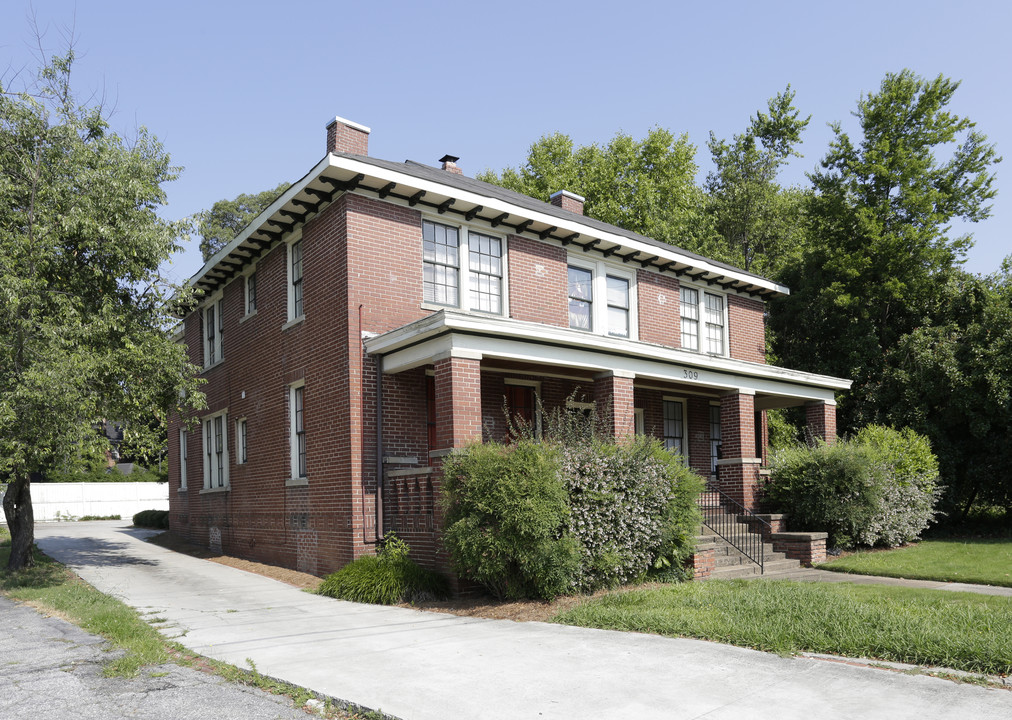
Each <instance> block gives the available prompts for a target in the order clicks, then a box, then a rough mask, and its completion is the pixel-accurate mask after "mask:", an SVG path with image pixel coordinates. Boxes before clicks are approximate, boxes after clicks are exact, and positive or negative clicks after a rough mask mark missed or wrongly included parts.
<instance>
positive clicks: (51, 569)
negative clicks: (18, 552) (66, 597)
mask: <svg viewBox="0 0 1012 720" xmlns="http://www.w3.org/2000/svg"><path fill="white" fill-rule="evenodd" d="M10 554H11V548H10V544H9V543H5V544H2V545H0V591H2V592H10V591H12V590H22V589H25V588H48V587H56V586H57V585H61V584H63V583H65V582H66V581H67V571H66V569H65V568H64V567H63V566H62V565H60V564H59V563H58V562H56V561H54V560H52V559H51V558H49V557H47V556H46V555H44V554H43V553H42V552H40V551H39V549H38V548H32V555H33V557H34V558H35V566H34V567H30V568H23V569H21V570H16V571H14V572H10V571H8V570H7V560H8V558H9V557H10Z"/></svg>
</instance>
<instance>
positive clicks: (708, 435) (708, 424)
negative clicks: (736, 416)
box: [706, 400, 724, 475]
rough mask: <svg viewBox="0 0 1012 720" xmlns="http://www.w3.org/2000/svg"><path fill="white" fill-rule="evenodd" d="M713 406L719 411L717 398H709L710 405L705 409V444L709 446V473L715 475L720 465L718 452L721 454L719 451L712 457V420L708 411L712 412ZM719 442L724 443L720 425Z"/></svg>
mask: <svg viewBox="0 0 1012 720" xmlns="http://www.w3.org/2000/svg"><path fill="white" fill-rule="evenodd" d="M713 408H717V412H718V413H719V412H720V401H719V400H711V401H710V405H709V409H707V411H706V444H707V446H708V447H709V448H710V450H709V453H708V459H709V460H710V475H716V474H717V467H719V465H720V459H721V458H720V457H719V456H720V454H721V453H720V452H718V453H717V455H718V457H717V458H716V459H714V457H713V435H712V434H711V430H712V425H713V422H712V421H711V419H710V413H712V412H713ZM719 444H720V445H723V444H724V428H723V427H721V429H720V440H719Z"/></svg>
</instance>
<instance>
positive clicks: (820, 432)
mask: <svg viewBox="0 0 1012 720" xmlns="http://www.w3.org/2000/svg"><path fill="white" fill-rule="evenodd" d="M805 424H806V426H807V428H808V432H809V434H810V435H812V436H813V437H820V438H822V439H823V440H825V441H826V442H827V443H830V444H832V443H834V442H836V405H830V404H828V403H821V402H812V403H806V404H805Z"/></svg>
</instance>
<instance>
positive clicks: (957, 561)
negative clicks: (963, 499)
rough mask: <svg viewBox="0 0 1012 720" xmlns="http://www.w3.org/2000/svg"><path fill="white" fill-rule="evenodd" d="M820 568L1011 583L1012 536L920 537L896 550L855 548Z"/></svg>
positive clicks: (946, 580)
mask: <svg viewBox="0 0 1012 720" xmlns="http://www.w3.org/2000/svg"><path fill="white" fill-rule="evenodd" d="M819 568H820V569H822V570H835V571H837V572H847V573H857V574H859V575H882V576H884V577H898V578H912V579H916V580H939V581H942V582H962V583H979V584H982V585H997V586H1000V587H1012V539H1007V538H1005V539H953V540H922V541H921V542H919V543H917V544H916V545H909V546H907V547H902V548H897V549H895V550H875V551H870V552H858V553H854V554H853V555H848V556H846V557H842V558H840V559H838V560H833V561H831V562H828V563H824V564H822V565H819Z"/></svg>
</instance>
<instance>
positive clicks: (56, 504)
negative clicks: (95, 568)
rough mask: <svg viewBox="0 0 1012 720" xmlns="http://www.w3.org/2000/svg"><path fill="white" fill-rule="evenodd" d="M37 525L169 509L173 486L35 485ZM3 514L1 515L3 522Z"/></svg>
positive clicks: (94, 483)
mask: <svg viewBox="0 0 1012 720" xmlns="http://www.w3.org/2000/svg"><path fill="white" fill-rule="evenodd" d="M32 509H33V510H34V512H35V521H36V522H53V521H57V520H77V519H78V518H81V517H84V516H85V515H94V516H97V517H108V516H110V515H119V516H120V517H121V518H123V519H124V520H129V519H130V518H132V517H133V516H134V515H135V514H136V513H139V512H140V511H141V510H168V509H169V484H168V483H153V482H86V483H32ZM2 519H3V513H0V520H2Z"/></svg>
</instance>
